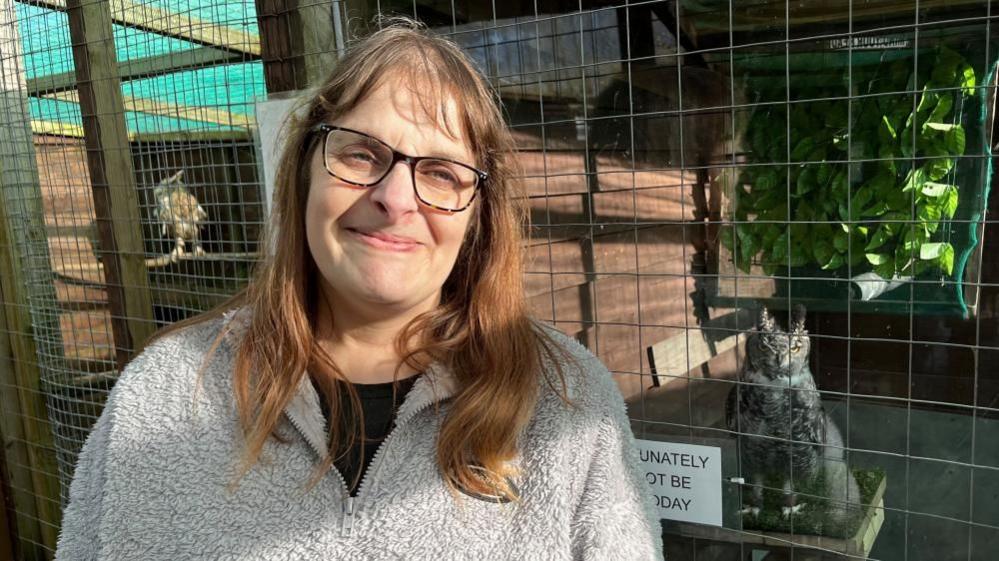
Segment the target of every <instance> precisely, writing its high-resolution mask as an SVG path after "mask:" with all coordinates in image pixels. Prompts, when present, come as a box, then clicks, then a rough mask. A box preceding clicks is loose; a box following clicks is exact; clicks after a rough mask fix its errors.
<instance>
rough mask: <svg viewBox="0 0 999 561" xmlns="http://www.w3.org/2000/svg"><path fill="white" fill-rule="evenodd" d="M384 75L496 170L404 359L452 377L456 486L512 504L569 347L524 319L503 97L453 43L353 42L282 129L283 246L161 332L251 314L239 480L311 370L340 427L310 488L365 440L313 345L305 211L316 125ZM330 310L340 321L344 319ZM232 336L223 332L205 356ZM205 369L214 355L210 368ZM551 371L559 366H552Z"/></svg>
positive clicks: (241, 378) (243, 362)
mask: <svg viewBox="0 0 999 561" xmlns="http://www.w3.org/2000/svg"><path fill="white" fill-rule="evenodd" d="M389 78H391V79H392V80H393V83H394V84H398V85H399V86H398V87H410V88H411V89H412V91H413V92H414V94H415V96H416V97H417V99H419V100H420V102H421V105H422V109H423V110H424V111H426V112H427V114H428V115H429V116H431V117H433V118H434V120H435V121H436V122H440V123H441V124H442V126H443V127H444V128H445V129H446V130H447V131H449V132H451V133H452V134H453V133H454V131H455V130H456V127H460V129H459V130H461V132H463V133H464V138H466V139H467V141H468V142H469V144H470V146H471V147H472V151H473V153H474V154H475V156H476V159H477V161H478V163H479V165H480V166H481V167H482V169H484V171H486V172H487V173H488V175H489V178H488V180H487V181H485V182H484V185H482V186H481V187H480V191H479V193H478V194H477V196H476V203H475V205H473V207H472V208H471V209H469V210H468V211H467V212H475V213H476V216H473V217H472V220H471V223H470V226H469V229H468V232H467V234H466V237H465V240H464V242H463V245H462V248H461V249H460V251H459V254H458V258H457V260H456V262H455V265H454V269H453V270H452V272H451V274H450V276H449V277H448V278H447V280H446V281H445V283H444V285H443V288H442V296H441V302H440V305H439V306H438V307H437V308H436V309H435V310H433V311H431V312H428V313H425V314H423V315H421V316H419V317H417V318H415V319H414V320H413V321H412V322H410V324H409V325H407V326H406V327H405V328H404V329H403V330H402V332H401V333H400V334H399V336H398V337H397V339H396V351H397V353H398V354H399V356H400V357H402V360H403V362H404V363H406V364H408V365H410V366H411V367H413V368H416V369H417V370H418V371H419V370H424V369H426V368H427V367H428V366H430V365H431V364H433V363H438V364H440V365H442V366H443V367H444V368H446V369H447V370H448V371H449V372H450V373H452V374H453V376H454V382H455V388H456V391H455V393H454V395H453V397H452V398H451V403H450V408H449V410H448V411H447V413H446V415H445V416H444V418H443V419H442V423H441V428H440V432H439V434H438V438H437V463H438V467H439V469H440V472H441V475H442V477H443V479H444V481H445V483H446V484H447V486H448V488H449V489H450V490H451V491H452V492H454V491H455V490H458V489H462V490H466V491H471V492H475V493H484V494H489V495H496V494H499V495H500V496H505V497H508V498H512V499H516V498H517V497H516V490H515V488H514V487H513V486H512V485H510V480H509V479H508V478H509V477H510V476H513V475H515V468H512V467H510V466H511V465H512V464H511V462H509V461H510V460H512V459H513V458H514V457H515V456H516V454H517V442H518V437H519V435H520V433H521V432H522V429H523V428H524V427H525V426H526V424H527V423H528V421H529V419H530V418H531V415H532V413H533V410H534V403H535V401H536V399H537V397H538V392H539V390H540V387H541V386H540V385H541V383H545V384H547V385H548V386H550V387H551V388H552V389H553V390H555V392H556V393H557V394H558V395H559V396H560V397H561V398H562V399H563V400H564V401H566V402H567V403H570V402H569V400H568V397H567V391H566V384H565V379H564V376H563V372H562V370H561V368H560V367H558V366H557V365H558V364H559V363H560V361H559V360H558V358H559V357H561V356H563V355H564V353H562V352H561V350H560V349H559V348H558V346H557V345H556V344H554V342H553V341H552V340H551V339H550V337H548V335H546V334H545V333H544V332H543V331H541V330H540V329H539V328H538V326H537V325H536V324H535V323H534V322H533V320H531V318H530V317H529V314H528V312H527V305H526V302H525V296H524V291H523V284H522V283H523V280H522V271H523V243H522V242H523V240H522V235H523V229H524V227H525V225H526V224H527V221H528V216H529V215H528V213H527V206H526V196H525V193H524V191H523V186H522V184H521V183H520V182H519V181H518V180H516V175H517V169H516V163H515V153H514V152H515V147H514V142H513V139H512V137H511V135H510V132H509V130H508V129H507V128H506V126H505V123H504V120H503V116H502V113H501V111H500V108H499V103H498V100H497V98H496V97H494V94H493V93H491V90H490V88H489V87H488V85H487V84H486V82H485V80H484V78H483V77H482V76H481V74H479V72H478V71H477V70H476V69H475V67H474V65H473V63H472V62H471V61H470V60H469V59H468V58H467V57H466V56H465V55H464V54H463V53H462V52H461V50H460V49H459V48H458V47H457V46H456V45H455V44H454V43H452V42H451V41H449V40H447V39H444V38H441V37H438V36H436V35H433V34H432V33H431V32H429V31H427V30H426V29H425V28H423V27H422V26H421V25H419V24H417V23H415V22H413V21H411V20H396V21H394V22H392V23H391V24H390V25H388V26H387V27H384V28H383V29H381V30H379V31H376V32H375V33H373V34H372V35H370V36H369V37H368V38H366V39H364V40H362V41H361V42H359V43H357V44H355V45H353V46H352V47H351V49H349V50H348V52H347V53H346V55H345V56H344V58H342V59H340V60H339V61H338V62H337V64H336V68H335V69H334V70H333V71H332V73H331V74H330V75H329V77H328V78H327V79H326V80H325V81H324V82H323V83H322V84H321V85H320V86H319V88H318V89H317V90H315V91H314V92H312V94H311V95H310V96H308V98H307V99H304V100H303V101H302V103H301V105H300V107H299V110H298V111H296V112H294V113H293V115H292V116H291V117H289V119H288V121H287V122H286V123H285V138H286V143H285V148H284V153H283V155H282V157H281V158H280V161H279V163H278V167H277V172H276V179H275V183H276V185H275V204H274V209H273V213H272V219H271V223H270V225H269V227H270V228H272V229H273V230H274V231H273V232H271V233H270V234H271V235H273V236H274V240H275V247H278V248H282V250H281V251H273V252H271V254H269V255H268V256H267V257H266V258H265V259H263V260H262V261H261V262H260V263H259V264H258V266H257V268H256V269H255V270H254V275H253V278H252V280H251V282H250V284H249V285H248V286H247V287H246V288H244V289H243V290H242V291H240V292H239V293H237V294H235V295H234V296H233V297H231V298H230V299H228V300H227V301H226V302H224V303H223V304H221V305H220V306H218V307H216V308H215V309H213V310H211V311H208V312H205V313H203V314H200V315H198V316H195V317H193V318H189V319H186V320H184V321H181V322H178V323H176V324H173V325H171V326H169V327H167V328H165V329H163V330H161V331H159V332H157V334H156V335H155V337H156V338H159V337H163V336H164V335H166V334H168V333H172V332H174V331H177V330H180V329H183V328H185V327H187V326H190V325H194V324H196V323H201V322H204V321H207V320H210V319H213V318H216V317H219V316H221V315H222V314H223V313H225V312H226V311H227V310H229V309H231V308H234V307H237V306H244V307H246V308H247V309H248V310H249V311H250V318H249V322H248V326H247V328H246V330H245V332H244V334H243V336H242V338H241V340H240V341H239V343H238V348H237V351H236V358H235V365H234V372H233V382H234V391H235V399H236V405H237V409H238V412H239V421H240V425H241V427H242V429H243V434H244V438H245V442H246V447H245V453H244V456H243V458H242V463H241V468H240V469H239V470H238V476H237V479H241V478H242V476H243V475H245V474H246V472H247V471H248V470H249V469H250V468H251V467H252V466H253V465H254V464H255V463H256V462H257V461H258V460H259V457H260V454H261V451H262V449H263V447H264V444H265V442H266V441H267V439H268V437H269V436H271V435H274V436H277V434H276V433H275V429H276V426H277V424H278V422H279V421H280V417H281V414H282V412H283V410H284V408H285V406H286V405H287V404H288V402H289V401H290V400H291V399H292V397H293V396H294V394H295V393H296V391H297V388H298V387H299V384H300V382H301V381H302V379H303V377H304V376H306V375H307V373H308V375H311V376H312V377H313V380H314V381H315V382H316V385H317V386H318V387H319V388H321V392H322V393H323V394H325V395H324V396H323V397H324V398H325V399H326V400H327V403H328V404H329V406H330V419H331V422H330V431H329V441H328V450H330V451H331V453H328V454H326V456H325V457H324V458H323V460H322V461H321V462H320V463H319V464H318V465H317V467H316V471H315V474H314V475H313V477H312V478H311V479H310V481H309V484H308V486H309V487H310V488H311V487H312V486H313V485H315V483H317V482H318V481H319V480H320V479H321V478H322V476H323V474H325V473H327V472H328V469H329V467H330V466H331V464H332V463H333V462H334V461H335V459H336V458H335V457H334V454H335V452H332V451H338V450H345V449H346V447H345V445H344V443H346V445H347V446H349V445H350V444H352V443H353V442H354V441H355V439H357V438H359V436H360V434H363V432H362V431H363V420H361V416H360V415H356V414H354V412H359V400H358V397H357V394H356V390H354V388H352V387H351V385H350V384H340V383H336V380H346V379H347V378H346V376H344V373H343V372H341V371H340V370H339V368H338V367H337V366H336V362H335V358H336V357H331V356H329V354H328V353H326V352H324V351H323V349H322V348H321V347H320V346H319V345H318V343H317V340H316V337H315V334H316V328H317V326H316V325H315V319H316V310H315V305H316V304H315V303H316V302H317V300H318V298H319V290H318V282H317V279H316V276H317V275H318V274H320V273H319V271H318V269H317V267H316V264H315V261H314V260H313V258H312V255H311V253H310V251H309V249H308V245H307V243H306V237H305V219H304V216H305V205H306V199H307V195H308V189H309V182H310V179H309V170H310V166H309V159H310V157H311V154H312V150H313V149H315V147H316V144H317V142H315V141H314V140H313V135H311V134H310V133H309V131H310V129H311V128H312V127H313V126H315V125H316V124H318V123H321V122H327V121H331V120H334V119H336V118H338V117H340V116H342V115H344V114H346V113H348V112H349V111H351V110H352V109H353V108H354V107H356V106H357V105H358V104H359V103H360V102H361V101H362V100H363V99H364V98H365V96H367V95H368V94H370V93H371V92H372V91H373V90H374V89H375V88H377V87H378V86H379V85H381V84H383V83H385V81H386V80H387V79H389ZM451 99H453V100H454V101H455V102H456V105H457V107H458V114H459V117H458V119H459V120H460V122H458V123H450V122H446V121H444V117H443V116H444V115H447V112H446V111H445V110H444V109H443V108H444V107H445V106H446V103H447V102H448V101H449V100H451ZM318 144H320V145H321V142H320V143H318ZM271 235H266V234H265V236H264V238H265V239H267V240H269V239H271ZM332 313H333V315H334V316H333V317H334V318H335V314H336V311H335V310H333V311H332ZM226 332H227V330H226V329H223V330H222V332H221V333H219V335H218V337H217V338H216V339H215V341H214V342H213V345H212V347H211V350H210V351H209V355H210V354H211V353H213V352H214V350H215V349H216V348H217V346H218V344H219V343H220V341H221V339H222V337H223V336H224V335H225V334H226ZM412 341H417V342H418V343H417V344H415V345H414V344H413V343H411V342H412ZM556 355H559V356H558V357H557V356H556ZM546 358H547V359H548V360H545V359H546ZM207 362H208V361H207V357H206V360H205V362H204V363H203V364H202V372H203V370H204V368H205V365H206V364H207ZM545 363H548V364H552V365H556V366H555V368H554V370H553V371H552V372H547V371H545V369H543V367H542V365H543V364H545ZM342 391H347V392H349V394H350V395H349V397H350V399H349V400H348V401H347V402H346V404H345V407H349V408H350V409H348V410H347V411H346V412H344V411H342V410H341V409H340V407H341V406H340V404H341V399H340V397H341V396H340V392H342ZM351 410H352V411H351ZM344 413H347V414H346V415H344ZM341 418H353V419H357V421H355V422H354V423H348V426H343V424H342V423H338V422H335V421H334V420H336V419H341ZM362 445H363V439H362Z"/></svg>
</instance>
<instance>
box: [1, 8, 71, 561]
mask: <svg viewBox="0 0 999 561" xmlns="http://www.w3.org/2000/svg"><path fill="white" fill-rule="evenodd" d="M0 53H4V54H3V56H0V296H2V301H3V307H2V308H0V330H2V333H3V337H0V436H2V442H0V444H2V445H3V447H4V448H5V455H6V458H7V461H9V462H10V463H9V464H7V466H6V467H7V468H8V469H7V471H8V475H9V477H10V481H9V483H10V491H11V495H12V497H11V500H12V501H13V503H14V506H15V509H16V513H17V514H16V520H15V521H14V523H15V524H16V526H17V531H18V534H19V535H20V539H21V540H22V542H21V544H22V545H23V546H24V549H23V550H22V551H21V552H20V553H21V556H22V558H24V559H43V558H45V556H46V555H47V554H51V552H53V551H55V546H56V540H57V538H58V533H57V532H58V528H59V521H60V515H61V512H60V488H59V478H58V469H57V462H56V456H55V454H54V453H53V451H54V446H53V435H52V430H51V427H50V425H49V422H48V413H47V408H46V400H45V395H46V393H45V386H44V384H43V375H42V374H43V372H45V367H53V366H57V364H58V362H59V361H60V360H61V356H62V344H61V333H60V331H59V319H58V315H57V314H45V313H42V312H43V308H42V307H43V306H46V305H52V303H54V302H55V301H56V294H55V287H54V285H53V283H52V278H51V270H50V267H51V265H50V262H49V254H48V240H47V237H46V233H45V221H44V218H43V210H42V203H41V192H40V188H39V182H38V169H37V167H36V165H37V164H36V161H35V150H34V145H33V142H32V136H31V116H30V112H29V110H28V96H27V90H26V82H25V77H24V69H23V66H22V62H21V41H20V37H19V34H18V27H17V21H16V12H15V11H14V5H13V2H12V1H11V0H0ZM36 337H37V338H36ZM29 548H30V549H29Z"/></svg>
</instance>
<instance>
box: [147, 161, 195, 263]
mask: <svg viewBox="0 0 999 561" xmlns="http://www.w3.org/2000/svg"><path fill="white" fill-rule="evenodd" d="M183 175H184V170H180V171H178V172H177V173H175V174H173V175H171V176H170V177H167V178H165V179H163V180H161V181H160V182H159V184H158V185H157V186H156V187H154V188H153V198H154V199H156V209H155V211H154V214H155V216H156V220H157V221H159V223H160V232H161V234H162V235H163V236H167V235H169V236H170V237H172V238H173V239H174V242H175V244H174V248H173V250H172V251H171V252H170V255H171V256H172V257H180V256H181V255H184V248H185V245H186V242H187V241H191V242H192V243H193V245H194V254H195V255H204V253H205V251H204V250H203V249H202V248H201V242H200V241H199V240H198V236H199V235H200V233H201V223H202V222H204V221H205V220H206V219H207V218H208V213H207V212H205V209H204V208H202V206H201V205H200V204H199V203H198V199H197V198H195V196H194V194H193V193H191V192H190V191H189V190H188V189H187V187H185V186H184V182H183V181H182V180H181V177H182V176H183Z"/></svg>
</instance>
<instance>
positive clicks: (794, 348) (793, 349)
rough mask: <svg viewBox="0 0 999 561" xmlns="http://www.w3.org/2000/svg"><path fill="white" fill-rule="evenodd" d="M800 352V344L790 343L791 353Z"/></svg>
mask: <svg viewBox="0 0 999 561" xmlns="http://www.w3.org/2000/svg"><path fill="white" fill-rule="evenodd" d="M800 350H801V343H791V352H792V353H797V352H798V351H800Z"/></svg>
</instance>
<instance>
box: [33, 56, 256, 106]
mask: <svg viewBox="0 0 999 561" xmlns="http://www.w3.org/2000/svg"><path fill="white" fill-rule="evenodd" d="M258 59H259V57H257V56H255V55H253V56H249V55H247V54H246V53H233V52H229V51H223V50H220V49H216V48H213V47H196V48H194V49H189V50H186V51H180V52H176V53H167V54H163V55H154V56H149V57H144V58H137V59H133V60H123V61H121V62H119V63H118V72H119V74H118V77H119V79H120V80H121V81H122V82H127V81H129V80H138V79H140V78H150V77H153V76H161V75H163V74H169V73H171V72H179V71H181V70H192V69H196V68H205V67H209V66H219V65H222V64H230V63H237V62H248V61H251V60H258ZM75 89H76V70H71V71H69V72H61V73H59V74H49V75H48V76H39V77H37V78H31V79H30V80H28V94H29V95H32V96H41V95H46V94H52V93H58V92H63V91H67V90H75Z"/></svg>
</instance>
